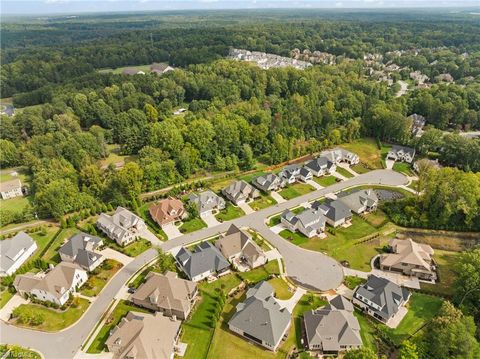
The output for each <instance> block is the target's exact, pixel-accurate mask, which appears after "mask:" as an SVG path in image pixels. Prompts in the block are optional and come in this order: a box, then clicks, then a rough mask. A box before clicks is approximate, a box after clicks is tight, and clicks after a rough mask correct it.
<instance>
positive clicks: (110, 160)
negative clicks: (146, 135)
mask: <svg viewBox="0 0 480 359" xmlns="http://www.w3.org/2000/svg"><path fill="white" fill-rule="evenodd" d="M107 149H108V152H109V154H108V156H107V158H104V159H102V160H99V161H98V164H99V165H100V166H101V167H107V166H108V165H110V164H116V163H122V164H125V163H128V162H133V161H135V160H136V159H137V156H134V155H127V156H124V155H121V154H120V145H116V144H109V145H107Z"/></svg>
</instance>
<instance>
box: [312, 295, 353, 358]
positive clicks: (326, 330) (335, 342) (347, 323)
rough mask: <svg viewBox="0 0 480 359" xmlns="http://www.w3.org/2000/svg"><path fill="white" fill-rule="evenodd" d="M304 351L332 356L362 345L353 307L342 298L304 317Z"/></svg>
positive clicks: (337, 297) (335, 299)
mask: <svg viewBox="0 0 480 359" xmlns="http://www.w3.org/2000/svg"><path fill="white" fill-rule="evenodd" d="M303 324H304V327H305V338H306V343H305V346H306V349H308V350H311V351H320V352H322V354H334V355H337V354H338V353H339V352H342V351H346V350H349V349H353V348H359V347H360V346H361V345H362V338H361V336H360V324H359V323H358V320H357V318H356V317H355V316H354V315H353V305H352V303H351V302H350V301H348V300H347V299H345V298H344V297H342V296H341V295H338V296H336V297H335V298H333V299H332V300H331V301H330V302H329V304H327V305H326V306H324V307H323V308H319V309H316V310H310V311H308V312H306V313H305V314H304V315H303Z"/></svg>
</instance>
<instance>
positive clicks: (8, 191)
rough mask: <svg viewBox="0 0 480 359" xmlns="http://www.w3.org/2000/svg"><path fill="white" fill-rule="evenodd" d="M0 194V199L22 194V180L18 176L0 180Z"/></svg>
mask: <svg viewBox="0 0 480 359" xmlns="http://www.w3.org/2000/svg"><path fill="white" fill-rule="evenodd" d="M0 195H1V196H2V199H10V198H15V197H20V196H23V192H22V182H21V181H20V180H19V179H18V178H16V179H13V180H11V181H6V182H0Z"/></svg>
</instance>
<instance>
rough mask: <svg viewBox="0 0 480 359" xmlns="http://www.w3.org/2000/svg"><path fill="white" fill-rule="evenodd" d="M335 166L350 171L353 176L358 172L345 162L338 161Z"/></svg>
mask: <svg viewBox="0 0 480 359" xmlns="http://www.w3.org/2000/svg"><path fill="white" fill-rule="evenodd" d="M337 166H339V167H342V168H343V169H345V170H346V171H348V172H350V173H351V174H352V176H355V177H356V176H358V173H357V172H355V171H354V170H352V169H351V168H350V166H349V165H348V164H346V163H339V164H338V165H337Z"/></svg>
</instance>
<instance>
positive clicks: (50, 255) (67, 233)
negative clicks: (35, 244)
mask: <svg viewBox="0 0 480 359" xmlns="http://www.w3.org/2000/svg"><path fill="white" fill-rule="evenodd" d="M78 232H80V231H79V230H78V229H76V228H65V229H62V230H61V232H60V233H59V234H58V235H57V237H56V238H55V240H54V241H53V243H52V244H51V245H50V246H49V247H48V249H47V251H46V252H45V254H44V255H43V256H42V259H43V260H45V261H47V262H48V263H52V264H58V263H60V261H61V258H60V255H59V254H58V250H59V249H60V247H61V246H62V245H63V243H64V242H65V241H66V240H67V239H69V238H70V237H71V236H73V235H74V234H75V233H78Z"/></svg>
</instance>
